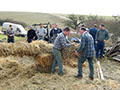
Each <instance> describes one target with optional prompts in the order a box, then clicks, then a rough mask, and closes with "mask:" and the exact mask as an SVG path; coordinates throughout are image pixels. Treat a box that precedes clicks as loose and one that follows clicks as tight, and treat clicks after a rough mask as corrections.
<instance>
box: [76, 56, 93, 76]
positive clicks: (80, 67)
mask: <svg viewBox="0 0 120 90" xmlns="http://www.w3.org/2000/svg"><path fill="white" fill-rule="evenodd" d="M86 59H88V62H89V70H90V75H89V76H90V77H92V78H94V61H93V57H89V58H87V57H81V58H80V59H79V60H78V76H82V67H83V66H82V65H83V63H84V62H85V61H86Z"/></svg>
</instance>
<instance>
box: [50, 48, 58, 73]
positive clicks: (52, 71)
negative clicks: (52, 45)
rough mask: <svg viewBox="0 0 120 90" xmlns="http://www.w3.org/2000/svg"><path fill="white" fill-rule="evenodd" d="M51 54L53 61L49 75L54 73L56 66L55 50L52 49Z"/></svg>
mask: <svg viewBox="0 0 120 90" xmlns="http://www.w3.org/2000/svg"><path fill="white" fill-rule="evenodd" d="M52 53H53V55H54V58H55V61H54V63H53V65H52V70H51V73H55V68H56V65H57V60H56V59H57V58H56V50H54V49H53V51H52Z"/></svg>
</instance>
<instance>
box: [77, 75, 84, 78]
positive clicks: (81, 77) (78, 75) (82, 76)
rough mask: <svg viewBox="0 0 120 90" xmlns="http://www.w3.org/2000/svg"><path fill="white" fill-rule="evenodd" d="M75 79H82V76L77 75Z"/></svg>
mask: <svg viewBox="0 0 120 90" xmlns="http://www.w3.org/2000/svg"><path fill="white" fill-rule="evenodd" d="M75 78H78V79H82V78H83V76H79V75H77V76H75Z"/></svg>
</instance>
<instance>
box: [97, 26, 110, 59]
mask: <svg viewBox="0 0 120 90" xmlns="http://www.w3.org/2000/svg"><path fill="white" fill-rule="evenodd" d="M108 39H109V32H108V30H106V29H105V26H104V24H101V25H100V30H99V31H97V34H96V38H95V41H96V44H97V48H96V58H98V57H99V50H100V58H103V52H104V47H105V42H106V40H108Z"/></svg>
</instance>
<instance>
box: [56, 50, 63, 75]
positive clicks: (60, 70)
mask: <svg viewBox="0 0 120 90" xmlns="http://www.w3.org/2000/svg"><path fill="white" fill-rule="evenodd" d="M57 52H58V53H57V55H56V60H57V62H58V67H59V72H60V74H64V70H63V61H62V56H61V52H60V51H58V50H57Z"/></svg>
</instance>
